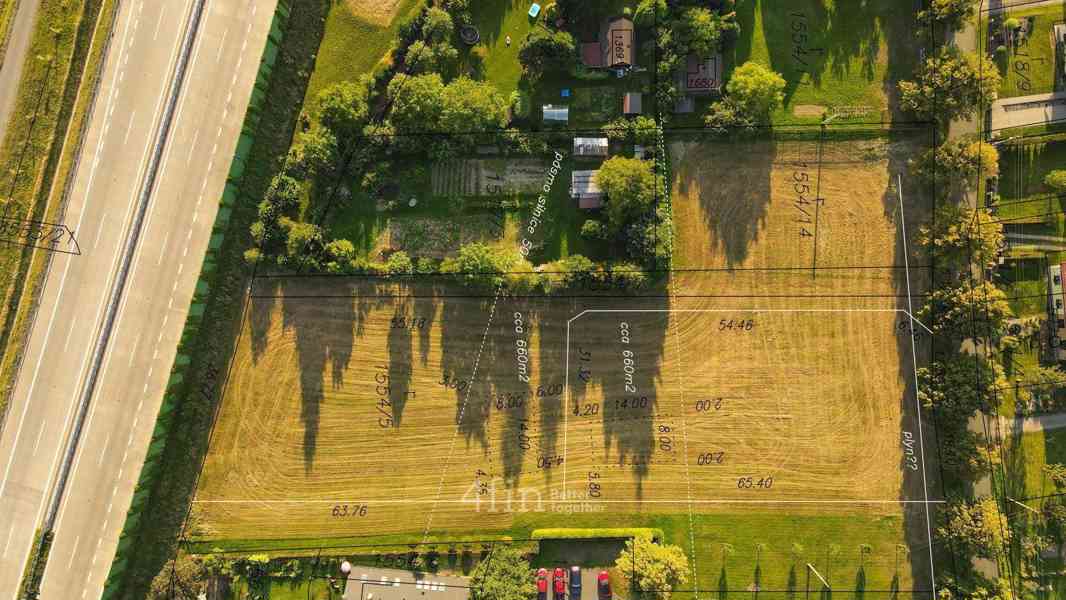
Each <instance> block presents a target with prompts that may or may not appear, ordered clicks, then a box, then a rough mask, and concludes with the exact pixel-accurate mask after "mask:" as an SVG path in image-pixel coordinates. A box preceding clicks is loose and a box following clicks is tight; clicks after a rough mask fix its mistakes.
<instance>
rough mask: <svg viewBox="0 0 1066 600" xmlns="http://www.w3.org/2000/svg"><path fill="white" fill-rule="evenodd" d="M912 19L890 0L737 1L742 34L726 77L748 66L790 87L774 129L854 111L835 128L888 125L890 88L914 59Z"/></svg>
mask: <svg viewBox="0 0 1066 600" xmlns="http://www.w3.org/2000/svg"><path fill="white" fill-rule="evenodd" d="M913 14H914V11H913V6H912V5H910V4H908V3H906V2H896V1H895V0H875V1H873V2H866V3H856V2H848V1H846V0H830V1H826V0H788V1H787V2H780V1H775V0H740V1H738V2H737V21H738V22H739V24H740V28H741V32H740V36H739V38H738V39H737V41H736V43H735V44H734V45H733V51H732V52H731V53H727V55H726V59H727V63H726V77H727V79H728V74H729V73H730V72H731V71H732V69H733V67H735V66H737V65H740V64H742V63H744V62H746V61H749V60H754V61H757V62H760V63H762V64H764V65H767V66H769V67H771V68H772V69H773V70H775V71H777V72H779V73H781V74H782V76H783V77H784V78H785V81H786V82H787V84H788V85H787V87H786V89H785V104H784V106H783V107H782V108H780V109H778V110H777V111H776V112H775V113H774V114H773V121H774V123H795V122H808V123H809V122H814V123H817V122H819V121H820V120H821V115H822V112H823V111H824V110H825V109H826V108H829V107H835V108H839V107H854V108H855V109H857V112H856V113H855V114H853V115H850V116H849V115H843V116H842V118H838V119H837V121H838V122H839V121H847V120H848V119H849V118H851V119H853V120H857V121H863V122H871V121H873V122H878V121H880V120H881V119H882V118H884V120H886V121H889V120H891V118H892V117H891V115H890V114H889V113H888V112H887V111H889V106H890V102H889V100H890V98H891V97H892V96H893V95H894V94H895V89H894V88H895V82H896V81H898V80H899V79H900V78H905V77H909V76H910V74H911V72H912V70H913V67H914V65H915V64H916V62H917V59H918V47H919V46H920V45H921V40H917V39H916V38H915V35H914V31H915V29H916V24H915V23H914V17H913ZM830 114H832V111H830Z"/></svg>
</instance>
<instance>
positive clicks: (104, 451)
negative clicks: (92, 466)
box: [96, 432, 111, 466]
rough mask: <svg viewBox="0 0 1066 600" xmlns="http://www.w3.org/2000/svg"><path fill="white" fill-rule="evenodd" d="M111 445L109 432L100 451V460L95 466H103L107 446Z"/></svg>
mask: <svg viewBox="0 0 1066 600" xmlns="http://www.w3.org/2000/svg"><path fill="white" fill-rule="evenodd" d="M110 443H111V432H108V433H107V438H105V439H104V448H103V449H102V450H100V460H99V461H98V462H97V463H96V466H101V465H103V464H104V455H105V454H107V446H108V444H110Z"/></svg>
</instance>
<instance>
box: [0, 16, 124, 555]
mask: <svg viewBox="0 0 1066 600" xmlns="http://www.w3.org/2000/svg"><path fill="white" fill-rule="evenodd" d="M129 24H130V17H129V16H127V17H126V27H125V29H124V32H123V34H122V35H123V36H124V37H128V36H129ZM116 89H117V86H115V85H114V79H112V87H111V92H110V94H109V97H108V100H107V101H108V103H109V104H110V103H112V102H113V101H114V96H115V91H116ZM103 143H104V139H103V138H102V137H101V138H100V139H99V140H98V141H97V151H96V156H97V157H99V155H100V148H101V147H102V146H103ZM97 164H99V162H98V161H95V160H94V161H93V167H92V169H91V170H90V171H89V184H88V186H87V187H86V198H91V197H92V196H91V195H89V194H88V190H91V189H92V184H93V179H94V178H95V177H96V165H97ZM88 208H89V202H88V200H86V202H85V204H84V205H83V206H82V210H81V215H79V217H78V224H77V225H76V226H75V227H74V230H75V231H81V224H82V221H84V219H85V214H86V213H87V212H89V211H88ZM71 264H73V261H67V264H66V266H65V267H64V268H63V276H62V277H60V280H59V291H58V293H57V294H56V298H62V297H63V289H64V288H65V287H66V284H67V275H68V274H69V273H70V265H71ZM60 304H61V303H60V302H58V301H57V302H56V303H55V304H54V305H53V307H52V315H51V317H49V319H48V327H47V328H46V329H45V332H46V333H45V336H44V344H43V346H42V348H46V347H48V340H49V339H50V338H51V336H52V326H53V325H54V324H55V318H56V313H57V312H58V310H59V305H60ZM43 360H44V353H43V352H42V353H41V355H40V356H38V358H37V365H36V366H35V367H34V369H33V377H32V378H31V379H30V387H29V392H28V393H27V394H26V396H27V397H28V398H32V397H33V390H34V388H35V387H36V386H37V377H38V375H39V374H40V369H41V363H42V361H43ZM29 407H30V403H29V402H27V403H26V404H25V405H24V406H23V409H22V415H21V416H19V422H18V426H17V427H16V428H15V442H14V444H13V446H18V442H19V438H20V437H21V436H22V427H23V425H24V424H25V422H26V414H27V413H28V412H29ZM71 409H72V410H73V407H71ZM72 415H73V413H72V412H68V415H67V422H68V423H69V421H70V418H71V416H72ZM15 454H16V453H15V452H12V453H11V455H10V456H9V457H8V461H7V466H6V467H5V468H4V478H3V480H0V496H3V494H4V490H5V489H7V482H8V478H9V477H10V476H11V467H12V465H13V464H14V462H15ZM53 471H54V465H53V469H52V470H51V471H49V473H52V472H53ZM51 485H52V475H49V476H48V479H47V482H46V486H45V487H46V488H48V487H50V486H51ZM43 510H44V503H42V504H41V506H40V508H38V510H37V517H36V518H35V519H34V523H37V522H39V521H40V520H41V512H42V511H43ZM12 531H13V530H12ZM10 543H11V537H10V535H9V536H8V540H7V544H5V545H4V556H7V546H8V544H10ZM32 547H33V539H32V538H30V540H29V544H28V545H27V546H26V551H25V552H24V553H23V555H24V556H25V557H26V558H25V559H24V560H23V565H22V569H21V571H24V570H25V568H26V564H27V561H29V558H30V556H29V555H30V549H31V548H32Z"/></svg>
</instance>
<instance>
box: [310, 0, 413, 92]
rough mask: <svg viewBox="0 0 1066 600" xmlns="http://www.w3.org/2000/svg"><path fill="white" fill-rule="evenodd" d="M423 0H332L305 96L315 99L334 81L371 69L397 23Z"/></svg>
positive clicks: (382, 54)
mask: <svg viewBox="0 0 1066 600" xmlns="http://www.w3.org/2000/svg"><path fill="white" fill-rule="evenodd" d="M424 1H425V0H386V1H383V2H374V1H371V0H340V1H337V2H334V3H333V7H332V8H331V9H330V11H329V16H328V17H327V19H326V32H325V35H324V36H323V37H322V44H321V45H320V46H319V48H318V57H317V58H316V60H315V70H314V72H313V73H312V74H311V81H310V83H308V85H307V93H306V95H305V96H304V97H305V98H307V99H314V98H316V97H317V96H318V93H319V92H321V91H322V90H323V89H325V88H327V87H329V86H331V85H333V84H335V83H340V82H342V81H355V80H356V79H359V77H360V76H361V75H363V74H364V73H370V72H371V71H373V70H374V67H375V66H376V65H377V64H378V62H380V61H381V60H382V58H384V57H385V55H386V53H387V52H388V51H389V48H390V47H391V45H392V43H393V41H394V40H396V36H397V32H398V31H399V28H400V23H402V22H403V20H404V18H405V17H406V16H408V15H410V14H412V13H414V12H415V11H416V10H418V8H419V7H420V6H421V5H422V3H423V2H424ZM305 103H306V100H305Z"/></svg>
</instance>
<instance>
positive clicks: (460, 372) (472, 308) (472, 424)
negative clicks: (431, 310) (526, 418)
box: [440, 289, 495, 452]
mask: <svg viewBox="0 0 1066 600" xmlns="http://www.w3.org/2000/svg"><path fill="white" fill-rule="evenodd" d="M449 292H450V294H451V297H447V298H441V312H440V352H441V382H443V384H442V386H441V393H444V394H451V395H453V396H454V397H455V422H456V424H457V426H458V428H459V432H460V433H461V434H462V436H463V438H464V439H465V440H466V443H467V447H469V446H470V444H471V443H472V442H477V443H479V444H480V445H481V447H482V451H483V452H484V451H487V449H488V438H487V435H486V426H487V422H488V418H489V416H490V415H491V391H490V390H491V388H490V387H489V386H488V385H486V384H485V383H484V379H483V377H482V375H483V373H484V372H485V371H484V370H483V368H484V365H482V364H480V361H479V356H480V355H484V354H485V353H486V352H487V353H490V354H489V355H490V356H491V353H492V352H494V351H495V344H494V343H493V341H492V338H493V336H491V335H488V336H484V333H485V325H486V322H487V321H488V317H489V312H490V310H491V307H492V300H493V298H492V291H484V290H480V291H477V292H471V293H470V295H461V294H460V295H458V297H456V294H455V290H454V289H449ZM483 336H484V337H485V346H484V347H483V348H482V346H481V341H482V337H483ZM479 348H480V350H479ZM475 363H477V372H476V373H475V372H474V365H475ZM471 377H473V378H474V382H473V384H471Z"/></svg>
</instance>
